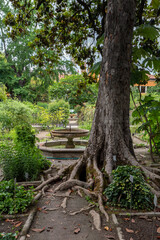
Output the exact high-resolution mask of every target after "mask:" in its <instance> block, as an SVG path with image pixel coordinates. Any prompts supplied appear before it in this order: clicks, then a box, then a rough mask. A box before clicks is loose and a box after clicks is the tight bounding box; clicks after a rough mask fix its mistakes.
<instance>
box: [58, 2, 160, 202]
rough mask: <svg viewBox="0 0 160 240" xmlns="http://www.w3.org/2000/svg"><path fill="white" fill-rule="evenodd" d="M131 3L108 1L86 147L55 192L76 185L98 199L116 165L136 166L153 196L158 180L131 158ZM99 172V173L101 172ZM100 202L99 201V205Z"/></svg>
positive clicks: (133, 5) (133, 157)
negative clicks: (100, 60) (148, 181)
mask: <svg viewBox="0 0 160 240" xmlns="http://www.w3.org/2000/svg"><path fill="white" fill-rule="evenodd" d="M134 15H135V4H134V0H128V1H124V0H109V1H108V7H107V17H106V24H105V40H104V49H103V59H102V69H101V75H100V82H99V93H98V99H97V104H96V110H95V116H94V120H93V124H92V129H91V134H90V139H89V143H88V146H87V148H86V150H85V152H84V155H83V156H82V157H81V158H80V159H79V161H78V163H77V164H76V165H75V167H74V168H73V170H72V172H71V174H70V178H69V180H68V181H67V182H65V183H63V184H61V185H60V186H59V187H58V188H57V190H62V189H66V188H68V187H73V186H74V185H79V186H80V187H82V186H83V187H84V188H89V187H90V188H91V189H92V190H93V191H94V193H96V195H97V196H98V199H100V195H101V194H102V193H103V190H104V175H103V173H105V175H106V174H107V176H108V180H109V181H111V180H112V177H111V172H112V170H113V169H114V168H116V167H117V166H118V165H126V164H130V165H134V166H139V167H140V168H141V169H142V170H143V172H144V174H145V175H146V177H150V180H151V181H152V182H153V185H152V186H153V187H154V188H155V189H156V191H154V189H153V188H152V190H153V192H154V193H156V194H157V195H160V194H159V193H158V192H157V190H159V189H158V188H157V187H156V186H157V185H159V182H160V177H159V176H158V175H156V174H154V173H152V172H150V171H148V170H147V169H146V168H144V167H143V166H141V165H140V164H139V163H138V162H137V160H136V157H135V155H134V150H133V145H132V139H131V133H130V128H129V103H130V68H131V51H132V33H133V25H134ZM102 170H103V171H102ZM99 202H101V200H100V201H99Z"/></svg>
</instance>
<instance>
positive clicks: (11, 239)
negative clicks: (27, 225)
mask: <svg viewBox="0 0 160 240" xmlns="http://www.w3.org/2000/svg"><path fill="white" fill-rule="evenodd" d="M0 239H2V240H15V239H17V233H0Z"/></svg>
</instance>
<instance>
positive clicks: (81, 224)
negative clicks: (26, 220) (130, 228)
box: [29, 188, 117, 240]
mask: <svg viewBox="0 0 160 240" xmlns="http://www.w3.org/2000/svg"><path fill="white" fill-rule="evenodd" d="M52 189H53V188H51V189H50V190H49V192H47V194H46V196H45V197H43V199H41V200H40V201H39V203H38V207H39V211H38V212H37V215H36V217H35V219H34V222H33V224H32V227H31V229H30V232H29V235H30V238H31V239H34V240H44V239H47V240H63V239H65V240H74V239H76V240H81V239H88V240H98V239H107V236H108V235H110V236H113V238H112V239H117V236H116V231H115V229H113V228H112V223H110V224H109V227H110V228H112V229H113V230H112V231H109V232H107V231H106V230H104V227H105V226H106V223H104V225H102V230H101V231H97V230H95V229H94V227H93V225H92V222H93V221H92V219H91V216H90V215H89V214H88V212H84V213H79V214H77V215H75V216H70V215H69V213H70V212H71V211H72V212H73V211H78V210H80V209H81V208H84V207H85V206H88V202H87V201H86V200H85V199H84V198H81V197H80V196H77V195H75V194H74V193H72V195H71V197H72V198H70V199H69V200H68V201H67V210H65V209H63V208H62V207H60V205H61V203H62V201H63V198H62V197H55V196H53V193H52ZM54 208H58V209H57V210H53V211H50V210H47V209H51V210H52V209H54ZM107 226H108V225H107ZM35 229H44V231H42V232H41V233H39V232H35V231H34V230H35ZM76 232H77V233H76Z"/></svg>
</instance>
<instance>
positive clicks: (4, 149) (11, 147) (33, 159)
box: [0, 142, 51, 181]
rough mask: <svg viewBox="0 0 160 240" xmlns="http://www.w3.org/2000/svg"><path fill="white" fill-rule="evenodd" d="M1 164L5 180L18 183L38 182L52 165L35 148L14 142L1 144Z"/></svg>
mask: <svg viewBox="0 0 160 240" xmlns="http://www.w3.org/2000/svg"><path fill="white" fill-rule="evenodd" d="M0 162H1V164H2V169H3V174H4V177H5V179H6V180H10V179H14V178H16V179H17V181H26V180H36V179H37V178H38V177H39V174H40V172H41V171H42V170H44V169H47V168H48V167H49V166H50V164H51V162H50V161H49V160H47V159H46V158H45V157H43V156H42V155H41V153H40V150H39V149H37V148H36V147H35V146H34V147H31V146H29V145H27V144H26V145H25V144H23V143H16V144H14V143H12V142H4V143H1V144H0Z"/></svg>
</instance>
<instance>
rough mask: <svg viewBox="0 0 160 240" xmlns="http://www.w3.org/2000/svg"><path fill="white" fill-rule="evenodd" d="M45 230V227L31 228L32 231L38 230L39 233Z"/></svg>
mask: <svg viewBox="0 0 160 240" xmlns="http://www.w3.org/2000/svg"><path fill="white" fill-rule="evenodd" d="M44 230H45V227H43V228H41V229H38V228H33V229H32V231H33V232H38V233H41V232H43V231H44Z"/></svg>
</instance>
